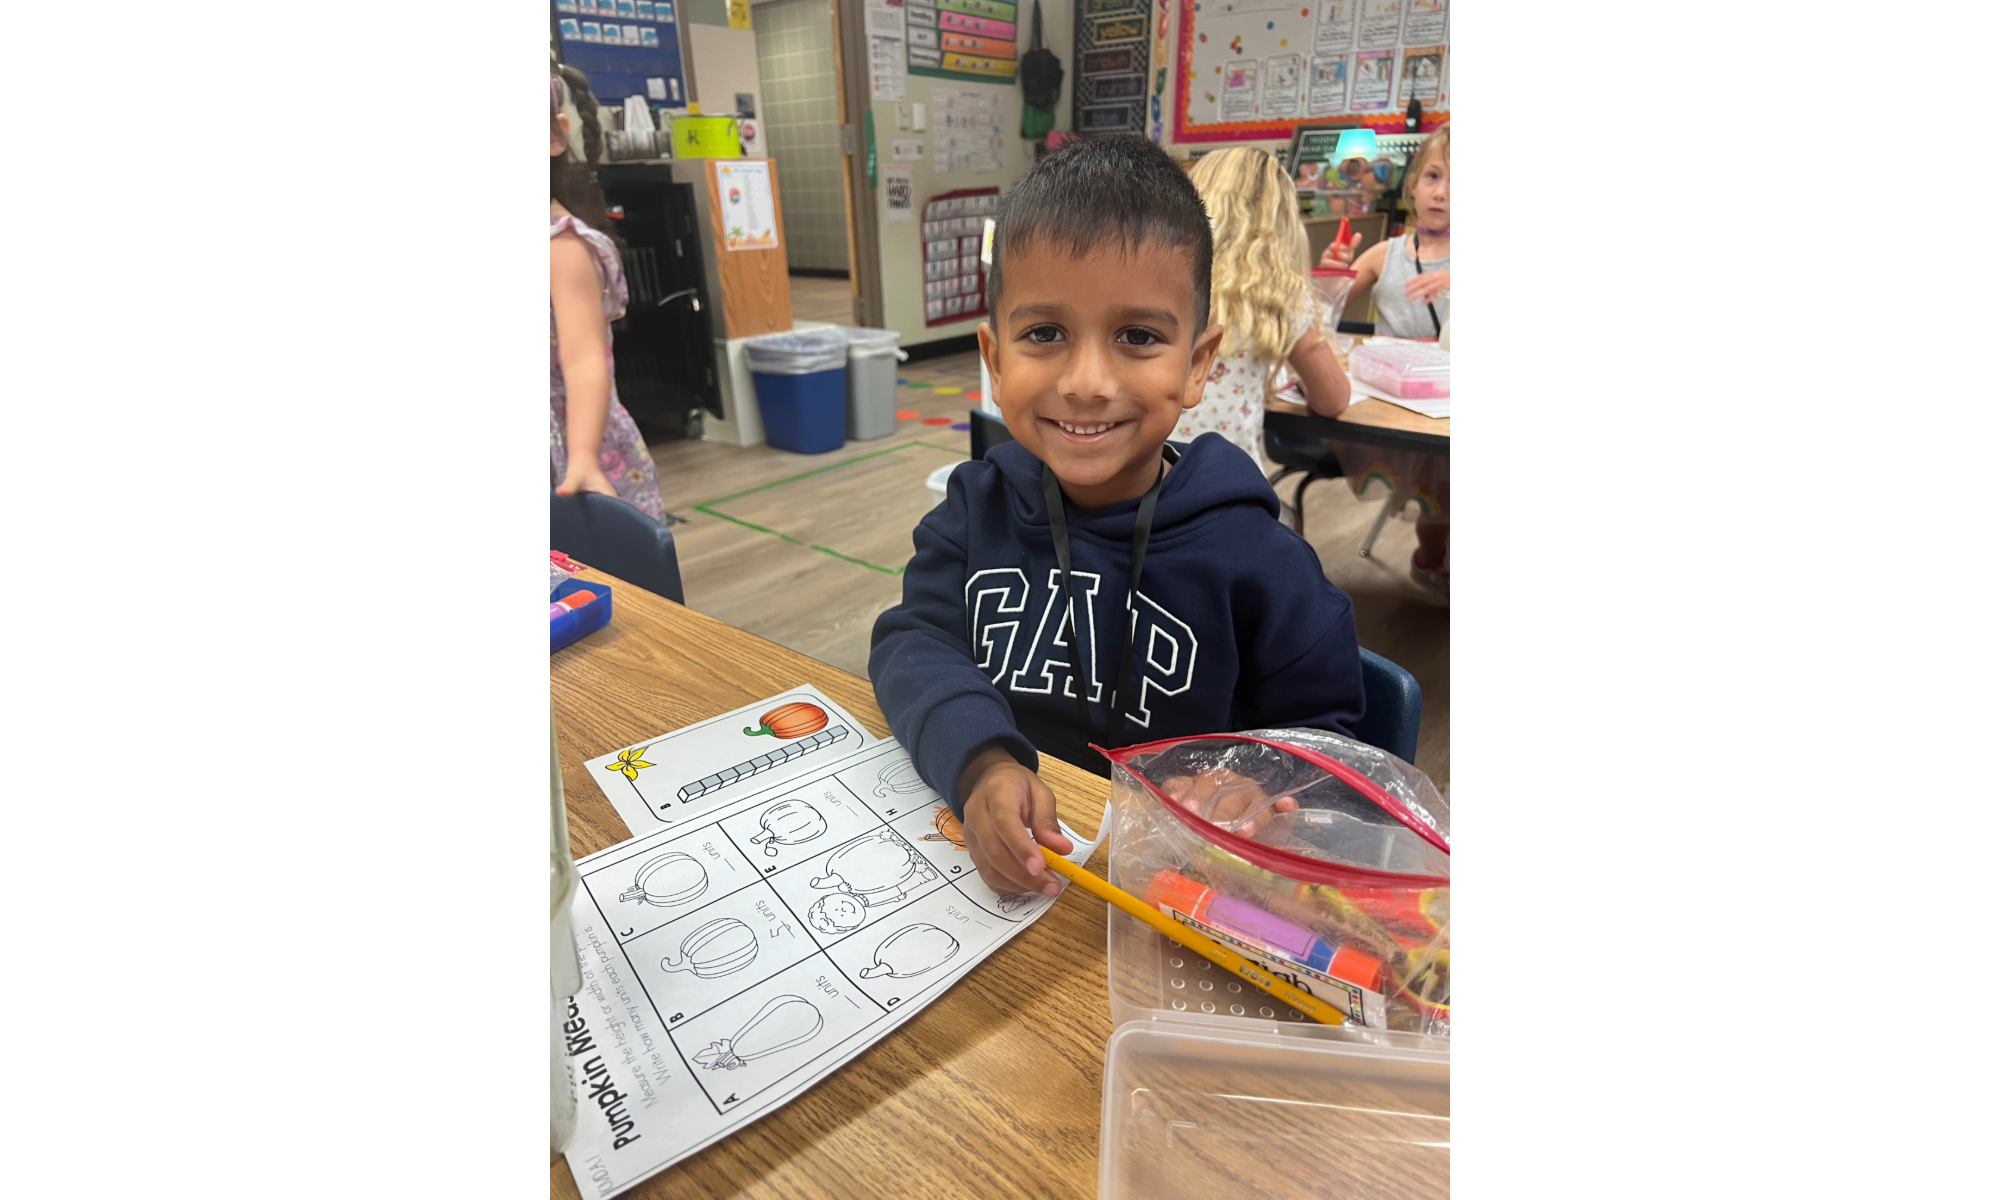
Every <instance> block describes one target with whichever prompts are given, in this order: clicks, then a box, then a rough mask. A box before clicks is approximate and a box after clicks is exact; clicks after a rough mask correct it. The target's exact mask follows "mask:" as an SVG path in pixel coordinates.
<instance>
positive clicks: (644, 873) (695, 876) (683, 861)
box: [618, 850, 708, 908]
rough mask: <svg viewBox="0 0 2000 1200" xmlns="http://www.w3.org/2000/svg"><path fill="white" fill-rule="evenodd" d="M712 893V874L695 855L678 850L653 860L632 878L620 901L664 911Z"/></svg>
mask: <svg viewBox="0 0 2000 1200" xmlns="http://www.w3.org/2000/svg"><path fill="white" fill-rule="evenodd" d="M707 890H708V872H707V871H706V870H704V869H703V868H702V865H701V863H700V862H699V861H698V860H697V859H696V858H695V857H694V856H693V855H691V854H683V853H681V852H680V851H678V850H675V851H671V852H669V853H666V854H662V855H659V856H658V857H656V858H649V859H647V860H646V862H645V863H644V865H642V866H641V867H640V868H639V871H638V873H637V874H636V875H634V876H633V877H632V886H631V887H629V888H626V889H625V891H624V892H622V893H620V894H619V897H618V898H619V899H620V900H627V901H630V900H636V901H638V902H639V903H641V904H656V905H659V906H660V907H662V908H666V907H669V906H671V905H675V904H686V903H687V902H688V901H690V900H693V899H694V898H696V897H697V896H700V895H701V894H702V893H703V892H705V891H707Z"/></svg>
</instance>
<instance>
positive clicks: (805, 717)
mask: <svg viewBox="0 0 2000 1200" xmlns="http://www.w3.org/2000/svg"><path fill="white" fill-rule="evenodd" d="M825 728H826V710H825V709H823V708H821V707H820V706H819V705H817V704H807V703H805V702H804V701H802V700H795V701H793V702H792V703H790V704H780V705H779V706H778V707H776V708H774V709H772V710H771V711H770V712H767V713H765V714H764V715H763V716H761V717H758V718H757V728H755V729H750V728H747V727H746V728H745V729H744V730H743V732H744V733H745V734H746V735H748V736H750V737H765V736H769V737H774V738H777V739H779V740H780V741H787V742H789V741H791V740H792V739H793V738H802V737H806V736H808V735H810V734H815V733H818V732H819V731H820V730H822V729H825Z"/></svg>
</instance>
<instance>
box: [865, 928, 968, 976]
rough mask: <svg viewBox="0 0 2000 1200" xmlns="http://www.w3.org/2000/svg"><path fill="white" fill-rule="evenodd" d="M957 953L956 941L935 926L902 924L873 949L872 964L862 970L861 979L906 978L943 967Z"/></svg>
mask: <svg viewBox="0 0 2000 1200" xmlns="http://www.w3.org/2000/svg"><path fill="white" fill-rule="evenodd" d="M957 953H958V939H957V938H955V937H953V936H951V935H950V934H948V933H946V932H945V931H944V930H942V929H939V928H938V927H937V926H935V925H905V926H903V927H902V928H901V929H898V930H897V931H896V932H894V933H892V934H890V935H889V936H888V937H886V938H883V939H882V944H881V945H879V946H877V947H875V962H874V963H873V965H871V966H866V967H863V968H861V978H863V979H875V978H879V977H880V976H883V975H887V976H888V977H889V978H891V979H908V978H909V977H910V976H912V975H921V974H923V973H924V972H925V971H930V970H934V969H936V968H937V967H940V966H942V965H944V962H945V960H946V959H949V958H950V957H951V956H952V955H954V954H957Z"/></svg>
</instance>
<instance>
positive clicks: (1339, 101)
mask: <svg viewBox="0 0 2000 1200" xmlns="http://www.w3.org/2000/svg"><path fill="white" fill-rule="evenodd" d="M1346 104H1347V56H1346V55H1345V54H1334V55H1322V56H1320V57H1317V58H1314V59H1313V60H1312V74H1311V75H1310V77H1309V78H1308V80H1307V84H1306V115H1307V116H1309V117H1330V116H1332V115H1333V114H1335V113H1337V112H1340V111H1341V110H1342V109H1343V108H1344V107H1345V106H1346Z"/></svg>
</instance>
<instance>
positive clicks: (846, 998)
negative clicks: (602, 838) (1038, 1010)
mask: <svg viewBox="0 0 2000 1200" xmlns="http://www.w3.org/2000/svg"><path fill="white" fill-rule="evenodd" d="M806 691H807V690H806V689H799V690H797V691H794V692H789V693H786V694H784V695H783V696H780V697H776V698H774V699H773V700H772V701H768V702H766V703H764V704H761V705H752V706H750V707H749V708H748V709H744V710H741V712H752V713H753V715H755V716H757V717H759V718H760V719H763V718H767V719H764V724H763V728H767V729H769V730H771V734H770V735H757V737H756V740H757V741H758V742H770V741H772V740H774V739H775V738H778V737H780V736H783V735H790V736H789V737H788V738H786V740H785V743H784V744H798V742H800V741H802V740H803V739H807V738H811V737H813V736H815V735H816V734H818V733H823V732H825V730H826V729H828V728H831V727H832V723H833V721H834V720H835V718H834V717H833V713H834V712H837V711H838V710H828V709H826V707H825V706H824V705H822V704H821V703H820V701H823V700H824V697H820V698H819V700H810V699H801V698H800V697H801V696H802V695H803V694H804V693H805V692H806ZM788 704H789V705H792V706H794V707H791V708H786V707H784V706H785V705H788ZM807 707H811V708H817V709H821V710H822V712H821V716H820V717H819V718H815V717H814V716H813V715H812V714H811V713H807V712H802V711H800V709H802V708H807ZM753 710H754V712H753ZM841 715H842V716H845V714H841ZM739 717H740V714H730V717H729V718H728V720H730V721H731V722H732V723H738V724H740V721H739V720H738V718H739ZM820 722H824V724H823V725H822V726H821V727H820V728H814V726H815V725H816V724H819V723H820ZM716 725H717V722H704V723H703V724H702V725H698V726H693V727H690V728H695V729H699V728H703V727H705V726H707V727H713V726H716ZM850 728H851V730H852V731H853V732H855V733H858V734H861V736H863V737H865V736H866V735H865V734H864V733H861V728H860V726H859V725H858V724H854V725H851V726H850ZM669 736H670V737H671V736H673V735H669ZM743 736H747V735H743ZM662 740H664V739H662ZM651 753H652V752H651V751H649V752H648V754H647V755H641V756H637V757H638V759H639V761H650V758H649V755H650V754H651ZM765 753H769V751H765ZM725 757H727V756H725ZM598 761H599V762H602V761H605V760H598ZM610 761H616V756H610ZM628 761H631V760H628ZM745 761H747V760H745ZM793 763H803V764H804V765H803V766H801V767H799V768H798V769H797V770H795V771H788V772H785V773H784V774H782V775H781V774H780V771H779V770H778V769H776V768H774V769H772V770H769V771H767V772H763V773H759V774H757V775H755V776H754V777H746V778H747V782H746V783H744V784H743V785H742V786H740V787H739V786H737V785H736V784H735V783H734V782H733V781H732V782H731V783H730V784H729V785H728V786H727V787H725V788H723V789H721V790H720V791H717V792H715V793H712V794H713V796H714V797H715V799H714V802H713V803H704V802H706V801H708V800H709V799H710V796H709V795H706V794H705V795H697V796H696V797H694V798H693V801H692V802H691V803H690V804H689V805H688V806H687V807H688V809H689V811H690V812H691V813H693V814H695V815H691V816H688V817H686V818H684V819H681V820H678V821H676V822H675V823H674V824H672V825H669V826H665V827H655V828H654V829H653V831H652V832H648V833H645V834H642V835H641V836H639V837H635V838H633V839H632V840H630V841H626V842H621V843H619V844H618V845H615V846H611V847H609V848H607V849H605V850H602V851H599V852H598V853H596V854H593V855H590V856H589V857H587V858H585V859H583V860H581V861H579V862H578V863H577V874H578V876H579V877H580V880H581V886H580V888H579V889H578V891H577V895H576V899H575V902H574V904H573V905H572V907H571V911H570V922H571V927H572V929H573V930H574V931H575V933H576V940H577V947H578V957H579V959H580V961H581V965H582V968H583V990H582V991H580V992H578V993H577V995H576V997H575V998H574V999H573V1000H572V1001H571V1003H570V1005H569V1009H568V1014H567V1019H566V1020H565V1021H564V1022H563V1024H562V1027H561V1035H562V1038H563V1043H564V1049H565V1053H566V1055H567V1062H568V1064H569V1067H570V1074H571V1077H572V1078H573V1079H574V1080H575V1081H576V1086H577V1125H576V1134H575V1136H574V1137H573V1138H572V1140H571V1142H570V1144H569V1146H568V1147H567V1150H566V1154H567V1157H568V1160H569V1164H570V1171H571V1173H572V1174H573V1175H574V1176H575V1177H576V1183H577V1188H578V1190H579V1191H581V1192H582V1193H583V1194H584V1195H585V1196H597V1197H606V1196H610V1195H612V1194H613V1193H615V1192H619V1191H622V1190H623V1189H625V1188H628V1187H631V1186H632V1185H633V1184H635V1183H638V1182H640V1181H641V1180H644V1179H646V1178H648V1177H650V1176H652V1175H654V1174H657V1173H658V1172H660V1171H663V1170H665V1169H666V1168H668V1167H670V1166H672V1165H673V1164H674V1163H676V1162H679V1161H680V1160H681V1159H683V1158H686V1157H687V1156H688V1155H690V1154H693V1153H695V1152H696V1151H698V1150H700V1149H702V1148H703V1147H705V1146H707V1145H709V1144H711V1143H712V1142H714V1141H716V1140H717V1139H719V1138H723V1137H726V1136H728V1135H729V1134H730V1133H732V1132H734V1131H735V1130H738V1129H741V1128H743V1127H744V1126H746V1125H748V1124H750V1123H751V1122H753V1121H755V1120H756V1119H757V1118H759V1117H762V1116H764V1115H765V1114H767V1113H769V1112H771V1111H773V1110H775V1109H777V1108H778V1107H779V1106H781V1105H783V1104H784V1103H785V1102H786V1101H788V1100H791V1099H792V1098H793V1097H795V1096H797V1095H799V1094H800V1093H802V1092H804V1091H805V1090H806V1089H807V1088H810V1087H811V1086H812V1085H813V1084H815V1083H817V1082H819V1080H821V1079H823V1078H825V1077H826V1075H827V1074H829V1073H830V1072H832V1071H834V1070H836V1069H838V1068H839V1067H840V1066H841V1065H842V1064H843V1063H846V1062H847V1061H848V1060H849V1059H851V1058H853V1057H855V1056H856V1055H858V1054H860V1053H861V1052H862V1051H864V1050H866V1049H867V1048H868V1047H869V1046H871V1045H873V1044H874V1043H875V1042H876V1041H877V1040H879V1039H880V1038H882V1037H884V1036H886V1035H887V1034H889V1033H890V1032H891V1031H892V1030H894V1029H895V1028H896V1027H897V1026H898V1025H901V1024H902V1023H903V1022H904V1021H907V1020H909V1019H910V1017H911V1016H913V1015H915V1013H916V1012H917V1011H918V1010H919V1009H921V1008H922V1007H923V1006H924V1005H926V1004H928V1003H930V1002H931V1001H932V1000H935V999H936V998H937V997H938V996H940V995H942V994H943V992H944V990H945V989H946V988H948V987H950V986H951V985H952V984H953V983H955V982H957V981H958V980H959V979H961V978H963V977H964V976H965V974H966V973H967V972H968V971H970V970H972V968H973V967H974V966H976V965H978V964H979V962H980V961H981V960H983V959H984V958H986V956H987V955H989V954H992V953H993V952H994V951H996V950H998V949H999V948H1000V947H1001V946H1002V945H1004V944H1005V943H1006V942H1007V940H1008V939H1009V938H1011V937H1013V936H1014V935H1015V934H1017V933H1019V932H1021V930H1023V929H1026V928H1027V927H1028V926H1029V925H1031V924H1033V923H1034V921H1035V920H1036V919H1037V918H1039V917H1040V916H1041V915H1042V914H1043V913H1044V912H1046V911H1048V907H1049V905H1050V904H1051V903H1053V901H1052V900H1051V899H1050V898H1048V897H1046V896H1042V895H1039V894H1031V895H1023V896H1002V895H999V894H997V893H995V892H994V891H992V890H991V889H990V888H988V887H986V885H985V884H983V883H981V882H980V880H979V877H978V873H977V871H976V870H975V869H974V867H973V864H972V856H971V855H970V854H968V853H967V852H966V850H965V847H964V835H963V833H962V832H961V830H960V829H959V825H958V822H957V821H956V820H955V819H953V817H952V816H951V810H950V809H949V808H948V807H947V806H946V805H945V803H944V801H943V798H942V797H940V796H939V795H938V794H937V793H936V792H934V791H932V790H931V789H930V788H929V787H928V786H927V785H926V784H925V783H924V782H923V780H922V779H920V778H918V776H917V772H916V767H915V764H913V763H912V762H911V761H910V756H909V754H908V753H907V752H906V751H905V750H904V749H903V747H902V745H901V744H900V743H898V742H894V741H873V740H871V741H870V743H869V744H867V745H861V746H857V745H856V743H854V742H846V743H845V745H844V746H842V745H840V744H835V745H833V746H830V747H828V748H826V750H825V751H824V752H815V753H809V754H806V755H803V756H799V757H798V758H796V759H794V760H788V761H787V762H786V763H781V764H779V767H788V766H790V765H792V764H793ZM593 765H595V764H593ZM700 765H705V766H706V765H709V764H706V763H704V764H700ZM722 773H723V772H722V771H721V770H716V769H710V770H708V771H707V772H705V773H704V774H702V775H700V776H694V777H692V779H691V781H690V782H691V784H692V785H693V786H697V787H698V786H701V784H702V782H703V780H706V779H708V778H709V777H710V776H720V775H721V774H722ZM601 774H606V773H605V772H602V771H598V770H595V769H593V771H592V778H593V779H597V777H598V776H599V775H601ZM686 774H688V772H687V771H686V770H681V771H677V772H675V773H674V776H673V777H674V779H675V780H676V781H678V780H679V779H680V776H682V775H686ZM597 781H598V782H599V783H600V784H601V785H605V787H606V794H607V795H610V796H613V797H616V796H617V795H618V789H619V788H620V787H621V786H622V782H624V781H621V780H618V779H610V778H609V777H608V775H607V778H605V779H597ZM674 796H675V799H676V802H678V797H679V789H678V788H677V789H676V791H675V793H674ZM620 811H621V813H622V812H623V808H622V807H621V808H620ZM676 815H679V814H676ZM1064 832H1065V833H1066V834H1069V835H1070V836H1071V837H1072V838H1073V840H1074V841H1075V842H1076V851H1075V853H1074V854H1073V855H1072V856H1071V857H1072V859H1073V860H1074V861H1076V862H1078V863H1081V862H1083V861H1085V860H1086V859H1088V858H1089V856H1090V854H1091V853H1092V851H1094V850H1095V849H1096V845H1097V844H1096V843H1095V842H1085V841H1084V840H1083V839H1082V838H1080V837H1077V836H1076V835H1075V834H1074V833H1073V832H1072V831H1070V830H1069V829H1068V828H1067V827H1065V828H1064ZM1100 836H1102V834H1101V833H1100ZM1052 877H1053V876H1052ZM1059 882H1060V881H1059Z"/></svg>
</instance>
